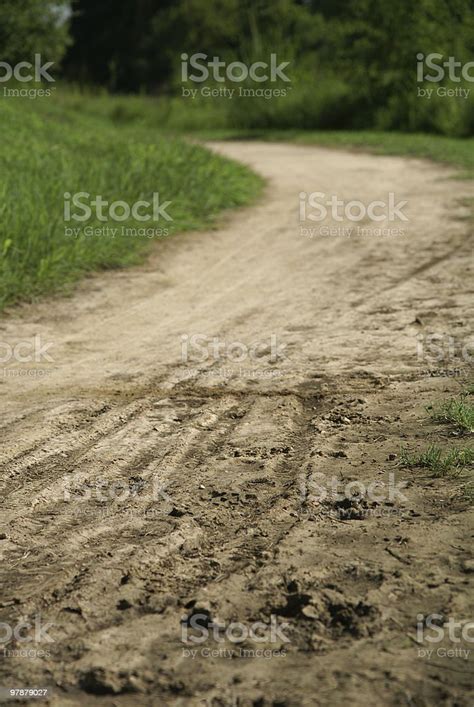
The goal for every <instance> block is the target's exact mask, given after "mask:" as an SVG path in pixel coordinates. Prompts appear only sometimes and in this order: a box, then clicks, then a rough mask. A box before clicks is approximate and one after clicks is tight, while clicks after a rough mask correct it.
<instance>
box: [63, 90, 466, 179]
mask: <svg viewBox="0 0 474 707" xmlns="http://www.w3.org/2000/svg"><path fill="white" fill-rule="evenodd" d="M55 100H56V102H57V103H60V104H61V105H62V106H63V108H64V109H74V110H80V111H81V112H86V113H88V114H90V115H91V116H99V117H102V118H106V119H108V120H110V121H112V122H114V123H115V124H132V123H133V124H140V125H143V126H147V127H153V128H158V129H159V130H161V131H164V132H168V133H170V132H171V133H174V134H176V133H177V134H182V133H183V132H184V133H186V134H189V135H192V136H193V137H194V138H199V139H202V140H213V139H215V140H242V139H245V140H267V141H286V142H295V143H299V144H305V145H323V146H327V147H335V148H341V149H349V150H361V151H365V152H367V151H370V152H373V153H374V154H381V155H405V156H407V157H424V158H427V159H432V160H435V161H437V162H442V163H445V164H448V165H453V166H455V167H459V168H461V169H463V170H464V171H465V174H464V175H460V176H466V177H471V178H474V138H465V139H460V138H450V137H444V136H441V135H435V134H425V133H423V134H412V133H397V132H380V131H379V132H377V131H351V130H337V131H333V130H299V129H298V130H291V129H290V130H274V129H267V130H265V129H242V128H237V129H236V128H232V127H230V125H231V123H230V118H229V104H230V103H231V101H229V100H215V101H210V100H206V99H202V100H200V101H199V100H195V101H191V100H183V99H180V98H160V99H156V98H151V97H146V96H110V95H108V94H107V93H106V92H104V91H102V92H97V93H95V94H92V93H90V92H88V93H81V92H80V91H79V90H78V89H73V88H71V87H60V90H59V91H58V95H57V98H56V99H55ZM210 126H212V127H210Z"/></svg>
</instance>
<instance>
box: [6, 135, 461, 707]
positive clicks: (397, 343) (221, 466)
mask: <svg viewBox="0 0 474 707" xmlns="http://www.w3.org/2000/svg"><path fill="white" fill-rule="evenodd" d="M213 149H216V150H218V151H219V152H221V153H223V154H225V155H227V156H230V157H233V158H236V159H239V160H242V161H243V162H245V163H247V164H249V165H251V166H252V167H253V168H254V169H255V170H256V171H258V172H259V173H261V174H262V175H264V176H265V177H266V178H267V180H268V184H267V187H266V190H265V194H264V196H263V197H262V198H261V200H260V201H259V202H258V204H257V205H255V206H254V207H251V208H248V209H246V210H242V211H238V212H234V213H232V214H230V215H228V216H226V217H224V219H223V221H222V222H221V223H220V225H219V227H218V228H216V229H214V230H211V231H209V232H206V233H189V234H186V235H177V236H175V237H173V238H172V239H169V240H167V241H163V242H161V243H158V244H157V245H156V247H155V249H154V251H153V255H152V257H151V258H150V260H149V261H148V262H147V264H146V265H145V266H143V267H141V268H135V269H131V270H128V271H121V272H114V273H108V274H105V275H103V274H102V275H100V276H96V277H93V278H89V279H88V280H86V281H85V282H84V283H83V284H81V285H80V287H79V288H78V290H77V291H76V293H75V294H74V296H73V297H70V298H64V299H59V300H53V299H51V300H46V301H43V302H41V303H39V304H36V305H28V306H23V307H21V308H16V309H13V310H10V312H9V313H8V314H7V316H6V317H4V318H3V319H2V320H0V334H1V338H2V341H3V342H9V343H10V344H11V345H14V344H15V343H18V342H20V341H28V342H31V341H32V340H33V339H34V337H35V336H39V337H40V340H41V343H42V344H45V343H46V344H51V345H50V347H49V348H48V349H47V355H46V353H44V354H41V353H40V354H39V355H37V358H39V359H40V360H38V361H29V362H18V361H10V362H9V363H8V365H7V364H4V365H3V368H2V371H1V372H2V377H1V378H0V380H1V383H0V396H1V406H2V413H3V414H2V419H1V440H2V453H1V477H0V478H1V486H2V514H1V523H0V538H1V540H0V556H1V563H0V573H1V599H0V622H2V623H1V628H2V636H1V637H0V638H1V639H2V641H3V643H2V648H1V651H2V656H1V663H0V670H1V676H0V685H3V686H4V687H6V688H10V687H15V688H21V687H31V688H46V687H47V688H48V689H49V691H50V692H49V696H48V698H47V700H46V702H45V703H46V704H49V705H54V707H57V706H59V705H60V706H63V705H64V706H69V705H71V706H72V705H100V706H101V707H102V706H104V707H105V706H106V705H107V706H112V705H117V706H120V707H125V706H128V705H179V706H181V705H212V706H215V707H218V706H226V707H227V706H229V707H230V706H231V705H239V706H247V705H254V706H255V707H268V706H273V707H283V706H284V705H285V706H288V707H290V706H293V705H304V706H307V705H308V706H309V705H321V706H332V705H343V704H344V705H346V704H350V705H356V706H357V705H374V706H375V705H377V706H378V705H409V706H412V705H416V706H417V707H422V706H424V705H446V706H448V705H449V706H450V707H454V706H455V705H456V706H458V705H463V706H464V705H471V704H472V703H473V692H472V677H471V676H472V658H473V655H472V650H471V651H470V653H468V654H467V656H466V654H465V653H460V652H459V651H460V650H461V649H462V650H464V649H466V650H468V651H469V649H470V646H471V645H472V643H471V642H469V641H467V642H466V641H465V640H463V641H461V642H460V643H458V642H456V641H455V640H451V639H449V637H447V636H446V633H445V635H444V638H443V640H442V641H440V642H439V643H433V642H430V641H427V640H426V636H427V635H429V636H431V637H432V636H433V630H430V631H428V632H426V631H425V632H424V633H423V631H421V632H420V627H419V626H418V627H417V621H419V615H423V617H426V616H428V615H430V614H437V615H439V617H443V618H440V619H438V623H439V622H440V623H443V621H444V620H447V618H448V617H453V620H455V621H457V622H460V624H461V627H458V634H456V636H459V631H461V629H462V625H464V624H465V622H466V621H469V620H471V619H472V618H473V602H472V591H471V593H470V592H469V581H470V579H471V578H472V571H473V569H474V568H473V563H472V560H471V559H470V558H471V556H472V535H473V532H472V528H473V526H472V514H470V513H469V504H468V499H467V498H466V495H465V494H464V492H463V489H462V483H461V481H460V479H459V478H441V479H433V478H431V477H430V476H429V475H427V474H426V473H424V472H423V471H422V470H416V469H415V470H410V469H404V468H401V467H400V464H399V452H400V448H401V446H403V445H407V446H408V447H410V448H411V449H417V448H420V449H421V448H424V447H426V446H427V445H428V444H429V443H430V442H431V441H433V440H436V441H438V442H439V441H441V444H447V445H449V444H451V443H452V442H453V437H452V433H451V431H450V430H448V429H447V428H445V427H443V425H439V424H434V423H432V422H430V421H428V420H427V419H426V415H425V412H424V405H425V404H428V403H429V402H431V401H432V400H438V399H445V398H446V397H447V396H449V395H450V394H452V393H456V392H458V390H459V389H460V385H461V383H462V380H463V379H464V378H466V376H467V375H468V370H467V369H468V366H467V364H466V360H465V357H463V356H462V355H459V351H458V350H457V348H456V351H454V352H453V351H451V350H450V351H449V352H448V353H447V352H446V351H445V352H444V353H443V358H442V360H439V359H438V360H436V361H434V360H433V357H431V358H430V353H432V349H430V350H429V351H428V349H427V347H426V346H425V343H426V341H427V340H428V339H427V338H425V339H423V337H429V336H431V335H432V334H433V333H437V334H439V335H440V336H441V337H448V336H451V337H452V340H454V341H455V342H457V343H459V342H461V343H462V342H465V341H467V340H468V337H469V331H470V330H469V306H470V305H472V282H473V278H472V274H473V267H472V241H470V240H469V238H470V235H471V230H472V225H471V222H470V221H469V219H468V218H467V217H468V212H467V209H466V206H465V205H464V201H463V200H464V199H465V198H466V197H468V196H470V195H472V186H471V185H470V184H469V183H468V182H463V181H459V180H456V179H453V176H454V172H453V171H452V170H450V169H448V168H444V167H440V166H435V165H433V164H430V163H429V162H424V161H421V160H416V159H405V158H396V157H377V156H369V155H363V154H356V153H354V154H353V153H348V152H339V151H330V150H326V149H320V148H309V147H301V146H293V145H283V144H278V145H276V144H259V143H245V142H239V143H227V144H224V143H222V144H214V145H213ZM303 191H304V192H314V191H320V192H325V193H326V194H327V195H328V196H330V195H333V194H334V195H337V196H338V197H339V198H340V199H345V200H350V199H353V198H356V199H360V200H361V201H363V202H364V203H369V202H371V201H373V200H374V199H382V200H387V194H388V193H389V192H394V194H395V195H396V200H397V201H399V200H407V201H408V204H407V205H406V208H404V212H405V213H406V215H407V217H408V221H406V222H405V221H403V222H400V221H397V222H395V223H394V224H393V223H388V222H382V223H377V224H374V223H373V222H370V221H369V220H368V219H365V220H364V221H363V222H361V223H359V224H357V223H356V224H354V223H353V222H352V223H351V222H348V221H347V220H345V221H344V223H342V224H341V223H339V222H336V221H330V220H326V221H325V222H324V225H326V226H327V225H328V224H329V225H332V226H333V227H335V226H337V227H339V228H340V227H341V226H344V227H354V226H357V225H362V226H363V227H364V228H367V229H369V230H370V234H369V233H365V234H356V233H353V234H352V235H351V236H350V237H348V236H347V235H337V236H323V235H316V234H315V233H314V232H313V233H312V234H311V232H309V234H310V235H308V232H305V231H303V232H302V231H301V229H302V228H319V227H320V226H321V224H320V223H316V222H313V221H311V219H307V220H306V222H304V223H303V222H300V220H299V208H300V192H303ZM375 226H377V227H385V228H387V227H388V228H393V227H396V228H402V229H403V230H404V233H402V234H399V235H393V234H392V235H389V236H381V235H377V233H375V232H374V228H375ZM196 334H198V335H201V338H200V339H197V340H196V339H191V337H192V336H194V335H196ZM214 339H216V341H213V340H214ZM440 341H441V343H442V345H443V346H444V342H445V341H448V339H446V338H443V339H441V340H440ZM449 341H451V340H449ZM196 342H197V343H196ZM256 342H257V343H258V344H259V345H258V347H254V348H253V349H251V350H250V349H249V347H250V346H251V345H252V344H254V343H256ZM443 350H444V349H443ZM206 354H207V356H208V357H207V359H205V360H200V359H203V358H204V356H205V355H206ZM236 359H241V360H236ZM429 371H431V372H433V371H434V373H435V374H436V375H430V373H429ZM457 442H458V440H457V439H454V443H457ZM334 480H335V481H334ZM117 482H118V483H117ZM351 482H359V483H360V484H362V485H363V486H360V488H361V489H367V488H368V487H369V488H371V489H372V490H373V489H377V497H375V494H374V493H372V494H369V495H368V496H364V495H363V494H362V496H363V497H362V498H351V496H352V495H353V493H352V490H353V489H355V488H359V487H357V486H354V485H352V486H350V489H351V492H350V493H349V492H348V489H347V486H348V485H350V484H351ZM373 482H379V483H378V485H377V486H372V487H370V484H371V483H373ZM113 484H115V486H114V485H113ZM334 484H337V495H336V491H335V487H334ZM397 484H398V486H397ZM394 489H395V490H394ZM397 489H398V490H397ZM22 620H26V621H28V622H29V623H31V624H34V621H35V620H36V628H37V631H36V633H35V631H34V630H33V629H29V628H28V627H27V628H25V629H22V630H20V631H17V638H19V639H20V640H15V638H14V637H13V638H12V640H11V641H10V642H8V641H7V640H6V638H5V637H6V636H7V634H8V631H9V629H8V627H12V631H13V628H15V627H18V624H19V622H21V621H22ZM193 622H194V629H193V628H192V625H191V624H193ZM255 622H263V624H265V626H262V625H261V624H260V625H259V627H258V628H256V627H255V626H254V623H255ZM236 623H237V624H238V625H237V626H235V625H234V626H230V625H231V624H236ZM216 624H221V625H222V627H221V628H220V629H219V628H217V629H216ZM229 626H230V629H229ZM38 627H39V630H38ZM199 627H200V628H199ZM252 628H253V629H254V632H253V634H252V633H249V630H250V629H252ZM417 628H418V633H417ZM41 629H43V630H41ZM206 632H207V633H208V634H209V635H208V637H207V639H206V640H205V641H203V642H199V643H198V642H195V641H194V642H193V640H192V638H194V639H196V638H205V637H206ZM246 634H248V637H247V638H246V639H245V641H244V642H243V643H241V642H239V641H238V640H237V638H239V637H245V635H246ZM22 638H23V639H24V638H32V639H33V640H31V641H25V640H21V639H22ZM186 639H187V642H185V641H186ZM257 639H259V640H257ZM260 639H262V640H260ZM471 640H473V639H472V638H471ZM473 648H474V646H473ZM432 649H433V652H432V653H431V654H429V651H430V650H432ZM440 649H442V650H440ZM455 649H459V650H457V652H456V654H454V655H451V654H449V653H448V654H447V655H446V652H449V651H451V652H452V651H453V650H455ZM443 650H444V652H443ZM25 651H27V653H25ZM193 651H195V652H193ZM245 651H248V652H247V653H246V652H245ZM252 651H254V652H253V653H252ZM470 674H471V676H470ZM6 699H7V697H6V694H5V693H4V700H5V703H6ZM26 703H27V704H38V703H37V702H36V701H33V700H30V701H26ZM2 704H3V702H2ZM9 704H10V703H9Z"/></svg>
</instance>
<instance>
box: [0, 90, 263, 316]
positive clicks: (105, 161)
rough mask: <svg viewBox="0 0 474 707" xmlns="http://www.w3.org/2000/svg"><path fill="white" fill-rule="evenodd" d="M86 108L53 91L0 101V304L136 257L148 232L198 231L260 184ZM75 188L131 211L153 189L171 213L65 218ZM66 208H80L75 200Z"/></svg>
mask: <svg viewBox="0 0 474 707" xmlns="http://www.w3.org/2000/svg"><path fill="white" fill-rule="evenodd" d="M86 104H87V102H86ZM86 107H87V105H86V106H85V109H84V110H81V104H80V102H79V103H78V104H77V105H74V104H72V103H71V100H70V101H69V103H67V104H65V103H64V102H63V103H61V102H60V101H56V100H54V99H52V98H51V99H49V98H48V99H41V100H37V101H33V100H30V101H29V100H28V99H26V100H23V99H18V98H13V99H3V100H1V101H0V114H1V120H2V141H1V144H0V196H1V198H0V211H1V220H0V309H2V308H4V307H5V306H6V305H9V304H12V303H14V302H16V301H18V300H21V299H27V300H31V299H33V298H35V297H37V296H38V295H41V294H44V293H48V292H52V291H58V290H65V289H66V290H67V289H68V288H70V286H71V285H72V283H74V282H75V281H76V280H77V279H78V278H79V277H81V276H82V275H84V274H85V273H88V272H91V271H93V270H99V269H105V268H118V267H122V266H126V265H130V264H132V263H136V262H137V261H139V260H140V259H141V258H142V257H143V256H144V254H145V253H146V251H147V249H148V247H149V244H150V242H151V240H152V239H153V238H154V237H162V236H164V235H170V234H172V233H174V232H176V231H182V230H187V229H196V228H203V227H205V226H207V225H208V224H209V223H211V222H212V219H213V217H214V216H215V215H216V214H217V213H218V212H219V211H221V210H222V209H224V208H229V207H233V206H238V205H241V204H245V203H247V202H248V201H250V200H251V199H253V198H254V197H255V195H256V194H257V193H258V191H259V189H260V187H261V184H262V180H261V179H260V178H259V177H258V176H256V175H255V174H253V173H252V172H251V171H250V170H249V169H247V168H246V167H244V166H242V165H240V164H237V163H235V162H232V161H231V160H226V159H224V158H221V157H219V156H217V155H214V154H211V153H210V152H209V151H208V150H205V149H204V148H202V147H200V146H199V145H196V144H189V143H187V142H184V141H182V140H180V139H178V138H171V137H170V136H165V135H163V133H160V132H159V131H157V130H156V128H154V127H150V126H148V125H145V124H142V123H141V122H140V121H134V122H130V121H121V120H118V121H117V120H112V119H111V118H110V117H108V116H107V115H101V114H99V113H95V114H94V112H91V111H87V110H86ZM78 192H86V193H88V194H89V195H90V196H89V197H87V198H85V197H81V200H82V201H83V202H84V203H87V204H88V205H89V206H91V205H92V203H91V202H92V201H93V199H94V198H95V197H96V195H100V196H101V197H102V199H103V200H106V201H107V202H109V204H110V203H112V202H114V201H123V202H125V203H126V204H127V205H128V206H129V208H130V207H131V206H132V205H133V204H134V203H136V202H137V201H139V200H145V201H147V202H152V200H153V194H154V193H156V192H158V193H159V202H160V204H163V202H165V201H170V202H171V205H169V207H168V208H166V209H165V212H166V213H167V214H168V215H169V216H170V218H171V219H172V220H171V221H168V220H167V219H166V218H165V217H164V212H161V213H160V212H158V216H159V221H156V220H154V218H153V215H152V211H151V207H150V208H148V209H146V207H145V208H143V207H142V210H141V211H140V215H148V216H149V218H150V219H151V220H148V221H146V222H144V221H141V220H137V219H135V218H133V217H132V216H130V217H129V218H128V217H127V218H126V219H124V220H120V221H119V222H117V220H116V219H115V218H111V215H110V212H109V210H108V207H106V208H105V209H102V213H100V211H98V210H97V209H96V207H93V209H92V214H91V216H90V218H88V219H87V220H86V221H82V222H78V221H75V220H74V219H72V220H69V221H68V220H67V216H66V211H65V203H66V202H67V201H68V199H69V197H66V198H65V196H64V195H65V194H70V195H73V194H77V193H78ZM69 201H70V199H69ZM71 213H74V214H75V215H84V212H83V210H82V209H81V210H79V209H78V208H76V207H73V208H72V211H71ZM116 213H118V214H119V216H120V217H122V216H123V215H124V214H126V212H125V211H124V210H123V209H118V210H117V212H116ZM107 227H110V229H113V228H117V232H116V233H115V234H113V231H111V230H109V231H107V230H106V228H107ZM67 228H70V229H72V228H76V229H77V228H80V232H78V231H75V232H72V233H74V235H71V231H67V230H66V229H67ZM93 229H97V230H93ZM122 234H125V235H122Z"/></svg>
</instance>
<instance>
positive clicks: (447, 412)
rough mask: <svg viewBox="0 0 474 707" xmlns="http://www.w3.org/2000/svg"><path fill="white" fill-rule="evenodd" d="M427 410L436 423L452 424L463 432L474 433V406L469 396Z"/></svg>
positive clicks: (430, 406) (429, 407)
mask: <svg viewBox="0 0 474 707" xmlns="http://www.w3.org/2000/svg"><path fill="white" fill-rule="evenodd" d="M426 409H427V412H428V414H429V416H430V417H431V419H432V420H435V421H436V422H447V423H450V424H452V425H454V426H455V427H456V428H457V429H458V430H460V431H462V432H474V405H473V403H472V402H471V401H470V400H469V397H468V394H463V395H460V396H459V397H458V398H451V399H450V400H447V401H445V402H443V403H438V404H436V403H433V404H431V405H429V406H428V407H427V408H426Z"/></svg>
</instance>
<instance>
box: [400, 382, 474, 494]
mask: <svg viewBox="0 0 474 707" xmlns="http://www.w3.org/2000/svg"><path fill="white" fill-rule="evenodd" d="M473 395H474V386H473V385H471V384H470V385H468V386H466V387H465V389H464V390H463V391H462V393H461V394H460V395H459V396H458V397H456V398H451V399H450V400H447V401H442V402H437V403H432V404H431V405H428V406H427V407H426V412H427V413H428V415H429V417H430V418H431V420H433V421H434V422H438V423H443V424H447V425H449V428H450V431H451V432H452V433H453V434H455V435H456V436H460V437H461V438H464V437H466V436H471V435H472V432H473V427H474V424H473V423H474V405H473V402H472V396H473ZM399 464H400V466H402V467H408V468H410V469H414V468H420V469H427V470H428V472H429V473H430V475H431V476H433V477H446V476H455V477H458V478H459V480H460V481H461V483H462V489H461V493H462V496H463V497H464V498H465V499H468V500H469V501H474V448H473V447H472V446H458V445H457V446H455V447H453V446H450V447H448V448H443V447H441V446H439V445H438V444H430V445H429V446H428V447H427V448H426V449H425V450H423V451H411V450H409V449H408V448H403V449H402V450H401V451H400V456H399Z"/></svg>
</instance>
